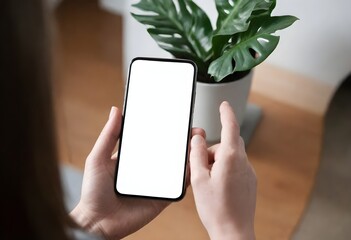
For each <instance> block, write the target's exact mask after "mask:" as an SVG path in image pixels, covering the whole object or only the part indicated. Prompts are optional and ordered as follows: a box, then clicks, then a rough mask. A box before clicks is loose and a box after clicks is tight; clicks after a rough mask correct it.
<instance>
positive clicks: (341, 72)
mask: <svg viewBox="0 0 351 240" xmlns="http://www.w3.org/2000/svg"><path fill="white" fill-rule="evenodd" d="M51 2H52V11H53V12H54V18H55V19H54V20H55V21H54V24H53V35H54V36H55V38H54V39H55V51H56V53H57V54H56V56H57V59H56V62H57V64H56V79H55V87H56V90H57V93H56V98H57V101H56V103H57V111H58V114H57V116H58V125H59V136H60V149H61V150H60V153H61V159H62V162H63V165H64V166H65V168H64V169H63V178H64V182H65V184H66V186H67V189H68V190H67V198H68V199H69V201H70V203H69V207H72V206H73V205H74V203H75V202H76V201H77V199H78V197H79V191H80V190H79V188H80V181H81V180H80V179H81V171H82V169H83V167H84V162H85V158H86V156H87V155H88V153H89V151H90V150H91V148H92V146H93V144H94V142H95V140H96V138H97V136H98V134H99V133H100V130H101V129H102V127H103V125H104V123H105V121H106V120H107V118H108V113H109V110H110V107H111V106H112V105H116V106H118V107H120V108H121V107H122V106H123V95H124V81H125V76H126V73H127V67H128V65H129V62H130V60H131V59H132V58H133V57H136V56H161V57H168V56H169V55H168V54H167V53H166V52H163V51H162V50H161V49H160V48H159V47H158V46H157V45H156V43H154V42H153V40H152V39H151V38H150V37H149V36H148V34H147V33H146V31H145V27H144V26H143V25H141V24H139V23H137V22H136V21H135V20H134V19H132V18H131V16H130V14H129V12H130V11H131V9H132V8H131V4H132V3H134V2H137V0H135V1H134V0H133V1H127V0H100V1H98V0H62V1H60V0H51ZM195 2H197V3H199V5H200V6H201V7H203V8H204V10H205V11H206V12H208V13H209V15H210V16H211V18H212V19H214V18H215V16H216V14H215V8H214V2H213V1H212V0H206V1H204V0H202V1H200V0H198V1H195ZM350 9H351V2H350V1H349V0H336V1H332V2H331V1H325V0H322V1H318V0H311V1H302V0H296V1H288V0H278V1H277V7H276V10H275V11H274V14H275V15H283V14H290V15H295V16H297V17H299V18H300V20H299V21H298V22H296V23H295V24H294V25H293V26H292V27H291V28H288V29H286V30H284V31H281V32H279V35H280V36H281V41H280V44H279V45H278V47H277V49H276V50H275V51H274V53H273V54H272V55H271V56H270V57H269V58H268V59H267V61H265V63H263V64H261V65H260V66H259V67H257V68H256V69H255V76H254V80H253V85H252V89H251V93H250V98H249V101H250V102H252V103H255V104H257V105H259V106H260V107H261V108H262V110H263V116H262V119H261V120H260V122H259V125H258V126H257V128H256V130H255V132H254V134H253V136H252V139H251V140H250V143H249V144H248V146H247V153H248V156H249V159H250V161H251V162H252V163H253V165H254V167H255V169H256V172H257V176H258V183H259V186H258V199H257V211H256V213H257V214H256V235H257V239H270V240H272V239H349V236H351V228H350V226H351V204H349V203H350V202H351V190H350V187H349V186H348V183H350V182H351V173H350V171H349V169H351V150H350V149H351V124H350V122H351V113H350V112H351V107H350V105H351V90H350V88H351V87H350V81H351V80H350V77H348V76H349V74H350V73H351V31H350V30H349V26H350V25H351V15H349V14H348V11H349V10H350ZM127 239H208V237H207V235H206V232H205V230H204V229H203V227H202V226H201V223H200V222H199V220H198V217H197V213H196V210H195V207H194V202H193V198H192V194H191V188H190V189H189V191H188V194H187V195H186V197H185V199H184V200H182V201H181V202H178V203H175V204H173V205H172V206H170V207H169V208H168V209H166V211H165V212H163V213H162V214H161V215H160V217H158V218H157V219H155V220H154V221H153V222H152V223H150V224H149V225H148V226H146V227H145V228H144V229H142V230H140V231H139V232H137V233H135V234H133V235H132V236H130V237H128V238H127Z"/></svg>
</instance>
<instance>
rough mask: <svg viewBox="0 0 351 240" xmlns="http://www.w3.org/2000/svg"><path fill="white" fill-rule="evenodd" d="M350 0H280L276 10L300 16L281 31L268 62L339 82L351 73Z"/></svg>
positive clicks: (335, 82) (277, 12)
mask: <svg viewBox="0 0 351 240" xmlns="http://www.w3.org/2000/svg"><path fill="white" fill-rule="evenodd" d="M350 11H351V1H350V0H333V1H329V0H294V1H291V0H278V1H277V7H276V9H275V12H274V13H275V14H277V15H281V14H292V15H295V16H297V17H299V18H300V21H298V22H296V23H295V24H294V25H293V26H292V27H291V28H289V29H286V30H284V31H282V32H281V33H280V34H281V41H280V44H279V45H278V48H277V49H276V51H275V52H274V53H273V54H272V55H271V56H270V57H269V59H268V62H270V63H272V64H275V65H278V66H280V67H283V68H286V69H290V70H293V71H296V72H299V73H302V74H305V75H307V76H310V77H313V78H315V79H317V80H320V81H323V82H325V83H327V84H330V85H333V86H336V85H338V84H339V83H340V81H342V80H344V78H345V76H346V75H347V74H348V73H351V14H350Z"/></svg>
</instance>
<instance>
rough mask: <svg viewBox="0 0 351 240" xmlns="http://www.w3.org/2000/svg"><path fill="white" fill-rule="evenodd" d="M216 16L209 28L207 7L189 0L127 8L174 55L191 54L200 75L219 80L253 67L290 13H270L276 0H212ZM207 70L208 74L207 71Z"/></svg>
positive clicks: (148, 0) (153, 0)
mask: <svg viewBox="0 0 351 240" xmlns="http://www.w3.org/2000/svg"><path fill="white" fill-rule="evenodd" d="M214 1H215V5H216V10H217V12H218V17H217V21H216V28H215V29H213V28H212V25H211V22H210V19H209V18H208V16H207V15H206V13H205V12H204V11H203V10H202V9H201V8H200V7H199V6H197V5H196V4H195V3H194V2H193V1H192V0H140V1H139V2H138V3H137V4H134V5H133V6H134V7H135V8H137V9H139V10H140V11H141V12H144V14H136V13H132V15H133V16H134V18H135V19H136V20H138V21H139V22H140V23H142V24H145V25H147V27H148V30H147V31H148V32H149V34H150V35H151V37H152V38H153V39H154V40H155V41H156V42H157V43H158V45H159V46H160V47H161V48H163V49H164V50H166V51H168V52H169V53H171V54H172V55H173V56H174V57H176V58H186V59H191V60H193V61H194V62H195V63H196V64H197V66H198V69H199V76H201V79H202V80H203V78H204V79H206V81H208V82H211V81H212V82H213V80H215V81H221V80H222V79H223V78H225V77H226V76H228V75H230V74H232V73H234V72H236V71H245V70H249V69H252V68H253V67H255V66H257V65H258V64H260V63H261V62H262V61H264V60H265V59H266V58H267V57H268V56H269V55H270V54H271V53H272V52H273V51H274V49H275V48H276V46H277V45H278V42H279V36H276V35H274V33H275V32H276V31H277V30H280V29H284V28H286V27H289V26H290V25H291V24H293V23H294V22H295V21H296V20H297V18H296V17H293V16H278V17H272V16H271V14H272V11H273V9H274V8H275V6H276V0H214ZM211 76H212V77H211Z"/></svg>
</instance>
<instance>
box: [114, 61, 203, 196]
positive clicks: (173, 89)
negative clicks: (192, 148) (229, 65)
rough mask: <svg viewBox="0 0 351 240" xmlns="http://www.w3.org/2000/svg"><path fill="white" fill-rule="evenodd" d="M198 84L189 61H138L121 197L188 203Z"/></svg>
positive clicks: (120, 164)
mask: <svg viewBox="0 0 351 240" xmlns="http://www.w3.org/2000/svg"><path fill="white" fill-rule="evenodd" d="M196 78H197V67H196V65H195V63H193V62H192V61H189V60H180V59H159V58H135V59H133V60H132V62H131V64H130V67H129V77H128V81H127V84H126V91H125V99H124V109H123V123H122V130H121V135H120V141H119V146H118V156H117V166H116V174H115V191H116V193H117V194H119V195H123V196H134V197H146V198H158V199H167V200H180V199H181V198H182V197H183V195H184V192H185V184H186V183H185V178H186V165H187V160H188V153H189V149H188V148H189V140H190V136H191V128H192V114H193V109H194V101H195V93H196Z"/></svg>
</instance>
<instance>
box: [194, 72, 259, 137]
mask: <svg viewBox="0 0 351 240" xmlns="http://www.w3.org/2000/svg"><path fill="white" fill-rule="evenodd" d="M252 76H253V70H251V71H250V72H249V74H248V75H246V76H244V77H243V78H241V79H239V80H236V81H233V82H226V83H203V82H197V87H196V100H195V109H194V119H193V127H201V128H203V129H204V130H205V131H206V138H207V141H208V142H219V140H220V136H221V129H222V126H221V122H220V118H219V106H220V104H221V103H222V102H223V101H227V102H229V103H230V105H231V106H232V107H233V109H234V112H235V116H236V118H237V120H238V122H239V124H240V125H241V124H242V122H243V119H244V115H245V110H246V104H247V99H248V96H249V92H250V88H251V81H252Z"/></svg>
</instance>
